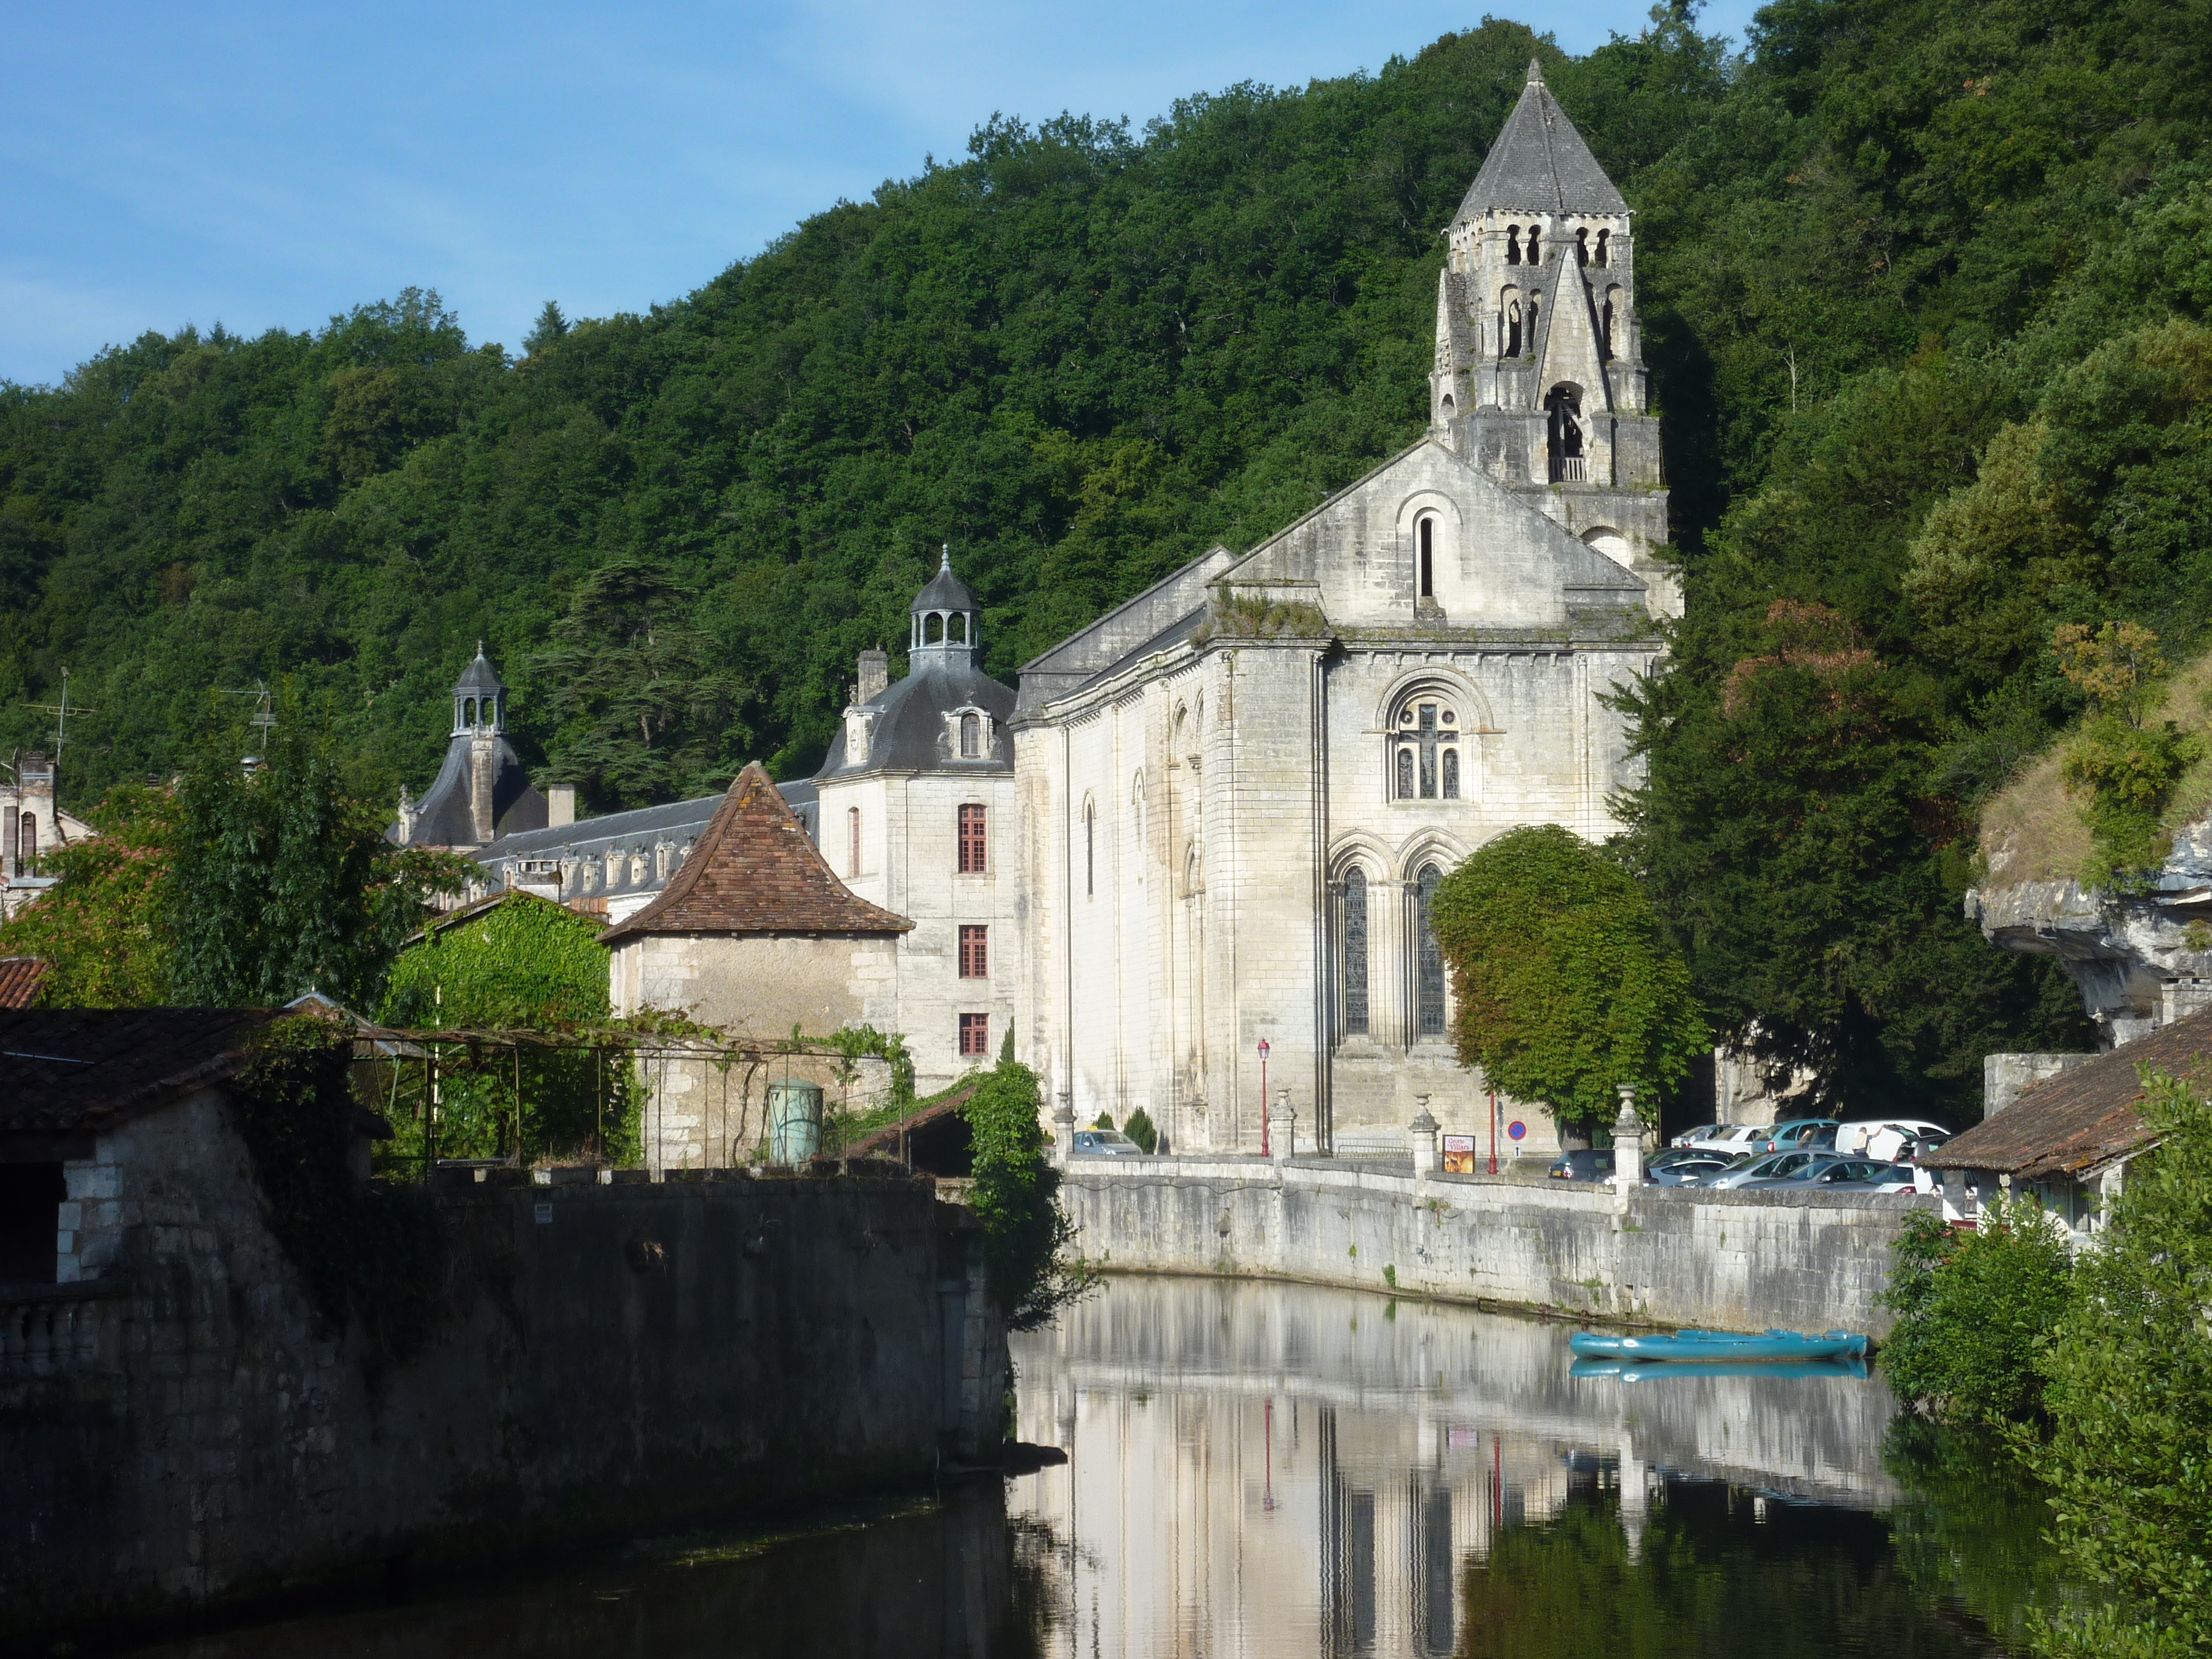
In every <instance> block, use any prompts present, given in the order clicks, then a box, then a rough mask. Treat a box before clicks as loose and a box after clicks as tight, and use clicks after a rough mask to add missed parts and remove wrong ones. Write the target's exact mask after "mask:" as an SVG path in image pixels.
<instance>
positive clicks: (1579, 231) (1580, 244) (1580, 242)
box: [1575, 225, 1590, 265]
mask: <svg viewBox="0 0 2212 1659" xmlns="http://www.w3.org/2000/svg"><path fill="white" fill-rule="evenodd" d="M1589 262H1590V246H1589V226H1588V225H1581V226H1577V228H1576V230H1575V263H1576V264H1578V265H1586V264H1589Z"/></svg>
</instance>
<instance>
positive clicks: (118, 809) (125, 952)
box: [0, 785, 176, 1008]
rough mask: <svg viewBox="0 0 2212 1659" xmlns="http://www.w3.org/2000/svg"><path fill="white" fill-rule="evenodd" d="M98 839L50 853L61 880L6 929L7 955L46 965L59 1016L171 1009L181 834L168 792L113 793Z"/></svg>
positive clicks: (46, 993)
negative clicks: (173, 866)
mask: <svg viewBox="0 0 2212 1659" xmlns="http://www.w3.org/2000/svg"><path fill="white" fill-rule="evenodd" d="M91 823H92V826H93V828H94V830H96V831H97V832H98V833H97V835H96V836H94V838H93V839H91V840H89V841H80V842H72V843H70V845H69V846H66V847H62V848H56V849H55V850H54V851H52V852H50V853H46V854H43V855H42V856H41V857H40V860H39V868H40V873H42V874H45V875H49V876H52V877H55V878H58V882H59V885H58V886H55V887H52V888H50V889H48V890H46V893H45V894H44V895H43V896H41V897H40V899H39V900H38V901H37V902H35V903H33V904H32V905H31V906H29V907H28V908H26V909H24V910H23V911H21V913H20V914H18V915H16V917H15V920H14V921H10V922H9V924H8V925H7V926H6V927H0V956H31V957H43V958H44V959H45V961H46V977H45V979H44V980H43V981H40V987H39V997H40V1001H41V1002H43V1003H44V1004H46V1006H49V1007H55V1008H138V1007H145V1006H150V1005H155V1004H159V1003H161V1002H165V1001H167V1000H168V986H169V969H170V959H171V957H172V955H173V945H172V941H173V934H172V933H171V932H170V931H169V929H168V927H167V926H166V925H165V918H164V916H163V915H162V896H163V890H164V887H165V885H166V884H167V880H168V874H169V866H170V860H171V858H172V856H173V845H174V839H175V835H176V804H175V802H174V801H173V799H171V797H170V796H169V795H168V794H167V793H166V792H164V791H162V790H159V789H144V788H136V787H131V786H128V785H125V786H121V787H117V788H115V789H112V790H110V791H109V792H108V794H107V798H106V799H105V800H104V801H102V802H101V803H100V806H99V807H98V808H97V809H96V810H94V812H93V813H92V814H91Z"/></svg>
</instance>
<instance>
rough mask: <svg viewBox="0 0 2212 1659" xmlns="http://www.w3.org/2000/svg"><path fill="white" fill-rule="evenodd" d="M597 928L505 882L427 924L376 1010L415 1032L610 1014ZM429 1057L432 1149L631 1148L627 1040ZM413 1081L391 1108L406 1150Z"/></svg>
mask: <svg viewBox="0 0 2212 1659" xmlns="http://www.w3.org/2000/svg"><path fill="white" fill-rule="evenodd" d="M610 1006H611V1005H610V1003H609V1000H608V984H607V952H606V948H605V946H604V945H601V944H600V943H599V924H598V923H597V922H595V921H592V919H591V918H590V917H588V916H582V915H577V914H576V913H575V912H574V911H573V910H570V909H568V908H565V907H563V906H562V905H558V904H555V903H553V902H550V901H549V900H545V899H541V898H538V897H536V896H533V895H532V894H528V893H509V894H507V895H506V896H503V897H502V898H501V900H500V902H498V903H496V904H494V905H489V906H487V907H486V908H483V910H482V911H480V912H478V913H477V914H476V915H471V916H470V917H468V918H466V919H465V920H463V921H453V922H448V923H447V924H446V925H444V926H441V927H430V928H428V929H426V930H425V931H424V932H423V933H422V935H421V936H420V938H419V939H417V940H416V942H414V943H411V944H410V945H409V946H408V948H407V949H406V950H405V951H402V952H401V953H400V956H399V959H398V961H397V962H396V963H393V964H392V975H391V980H390V983H389V985H388V987H387V988H386V993H385V998H384V1005H383V1010H382V1014H383V1018H384V1021H385V1023H386V1024H390V1025H395V1026H401V1027H404V1028H407V1029H410V1030H436V1029H447V1030H528V1031H544V1032H549V1033H551V1032H564V1033H574V1032H576V1031H577V1030H579V1028H584V1027H589V1026H592V1025H605V1024H610V1023H611V1022H610V1020H609V1011H610ZM438 1058H439V1071H440V1077H439V1085H438V1099H437V1102H436V1109H437V1113H438V1121H437V1126H436V1127H437V1148H438V1152H439V1155H440V1156H441V1157H445V1158H499V1157H506V1156H508V1155H510V1154H512V1153H513V1152H515V1151H516V1150H517V1146H516V1138H517V1136H518V1135H519V1136H520V1152H521V1154H522V1156H523V1158H524V1159H525V1160H526V1161H527V1160H530V1159H533V1158H554V1159H562V1160H565V1159H569V1158H591V1159H597V1160H603V1161H606V1162H611V1163H618V1164H619V1163H627V1162H629V1161H631V1160H633V1159H635V1158H636V1156H637V1150H638V1144H639V1138H638V1116H639V1109H640V1103H641V1093H642V1091H641V1086H640V1085H639V1083H638V1080H637V1077H636V1067H635V1066H634V1065H632V1064H631V1063H630V1061H629V1055H628V1054H627V1052H626V1051H622V1050H616V1051H611V1052H604V1053H603V1052H601V1051H599V1050H598V1049H596V1048H588V1047H571V1048H552V1047H547V1048H529V1047H525V1048H521V1049H520V1050H517V1049H515V1048H507V1047H504V1046H486V1047H480V1048H471V1046H469V1045H467V1044H465V1043H459V1044H456V1045H455V1046H453V1047H452V1048H441V1052H440V1054H439V1057H438ZM410 1087H411V1089H412V1090H413V1093H412V1094H411V1095H410V1099H409V1104H408V1108H407V1109H406V1110H404V1111H402V1112H396V1113H395V1115H397V1116H398V1117H399V1118H400V1120H401V1124H400V1127H402V1130H403V1141H404V1148H403V1150H404V1151H405V1152H413V1153H415V1154H416V1156H419V1155H420V1152H421V1142H422V1135H423V1133H424V1129H425V1126H426V1124H427V1121H428V1120H427V1117H426V1115H425V1113H424V1106H425V1103H424V1102H423V1101H422V1099H421V1087H422V1084H421V1080H420V1079H419V1078H416V1079H410ZM395 1092H396V1091H395Z"/></svg>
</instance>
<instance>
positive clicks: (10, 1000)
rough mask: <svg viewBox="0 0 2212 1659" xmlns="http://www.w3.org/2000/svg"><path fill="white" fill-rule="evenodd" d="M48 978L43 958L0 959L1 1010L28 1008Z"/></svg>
mask: <svg viewBox="0 0 2212 1659" xmlns="http://www.w3.org/2000/svg"><path fill="white" fill-rule="evenodd" d="M45 978H46V958H44V957H0V1008H27V1007H29V1006H31V1004H32V1003H33V1001H35V1000H37V998H38V994H39V981H41V980H43V979H45Z"/></svg>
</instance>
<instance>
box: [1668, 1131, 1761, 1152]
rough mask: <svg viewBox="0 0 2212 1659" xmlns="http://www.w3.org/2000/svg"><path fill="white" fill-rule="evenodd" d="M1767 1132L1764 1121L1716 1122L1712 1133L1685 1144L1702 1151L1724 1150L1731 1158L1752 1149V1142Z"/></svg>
mask: <svg viewBox="0 0 2212 1659" xmlns="http://www.w3.org/2000/svg"><path fill="white" fill-rule="evenodd" d="M1765 1133H1766V1126H1765V1124H1763V1123H1716V1124H1713V1125H1711V1130H1710V1133H1705V1134H1703V1135H1699V1137H1697V1138H1696V1139H1693V1140H1690V1141H1687V1142H1686V1143H1685V1144H1686V1145H1687V1146H1693V1147H1695V1148H1696V1149H1697V1150H1698V1151H1699V1152H1723V1153H1726V1154H1727V1155H1728V1156H1729V1157H1730V1158H1735V1157H1736V1156H1738V1155H1739V1154H1741V1153H1743V1152H1749V1151H1750V1150H1751V1143H1752V1142H1753V1140H1755V1139H1758V1138H1759V1136H1761V1135H1764V1134H1765Z"/></svg>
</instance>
